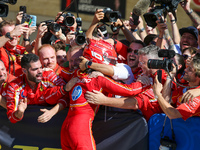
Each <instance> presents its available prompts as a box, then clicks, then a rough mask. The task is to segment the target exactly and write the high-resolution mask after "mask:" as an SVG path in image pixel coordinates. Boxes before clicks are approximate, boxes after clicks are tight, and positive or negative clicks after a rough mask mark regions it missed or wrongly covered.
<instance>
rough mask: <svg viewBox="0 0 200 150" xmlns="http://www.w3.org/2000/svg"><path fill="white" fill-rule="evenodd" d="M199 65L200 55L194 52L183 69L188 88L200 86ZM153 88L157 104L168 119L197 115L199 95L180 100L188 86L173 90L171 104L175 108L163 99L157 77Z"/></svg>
mask: <svg viewBox="0 0 200 150" xmlns="http://www.w3.org/2000/svg"><path fill="white" fill-rule="evenodd" d="M199 66H200V55H199V54H196V55H195V56H194V58H193V60H192V61H191V62H190V64H189V65H188V67H187V68H186V69H185V75H184V79H185V80H187V81H188V82H189V88H190V89H197V88H199V86H200V72H199V70H200V67H199ZM153 89H154V93H155V95H157V97H158V102H159V105H160V106H161V108H162V110H163V111H164V113H165V114H166V115H167V116H168V117H169V118H170V119H176V118H183V119H184V120H186V119H188V118H189V117H192V116H199V112H200V109H199V108H200V103H199V102H200V100H199V99H200V97H196V98H194V99H193V101H191V100H190V101H189V102H188V103H182V102H181V101H180V99H181V97H182V96H183V93H184V92H186V91H187V89H188V88H183V87H180V88H179V89H178V90H176V91H173V93H172V101H173V105H175V106H176V108H175V107H173V106H172V105H171V104H169V103H168V102H166V101H165V99H164V98H163V95H162V94H161V91H162V89H163V86H162V84H160V83H159V82H158V80H157V77H156V79H155V82H154V86H153ZM169 96H170V95H169Z"/></svg>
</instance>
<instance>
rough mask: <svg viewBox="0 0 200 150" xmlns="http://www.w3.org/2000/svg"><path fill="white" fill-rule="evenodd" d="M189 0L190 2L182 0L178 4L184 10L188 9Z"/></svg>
mask: <svg viewBox="0 0 200 150" xmlns="http://www.w3.org/2000/svg"><path fill="white" fill-rule="evenodd" d="M190 2H191V0H184V1H182V2H180V5H181V7H182V8H183V9H184V10H186V11H190Z"/></svg>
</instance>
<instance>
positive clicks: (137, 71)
mask: <svg viewBox="0 0 200 150" xmlns="http://www.w3.org/2000/svg"><path fill="white" fill-rule="evenodd" d="M132 72H133V76H134V82H136V80H137V79H138V77H139V76H141V75H142V69H141V68H140V67H138V68H137V69H136V70H135V71H132Z"/></svg>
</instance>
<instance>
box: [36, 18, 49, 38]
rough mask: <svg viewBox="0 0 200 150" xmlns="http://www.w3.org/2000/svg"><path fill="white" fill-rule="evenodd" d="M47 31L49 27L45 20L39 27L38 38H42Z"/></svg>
mask: <svg viewBox="0 0 200 150" xmlns="http://www.w3.org/2000/svg"><path fill="white" fill-rule="evenodd" d="M47 31H48V28H47V26H46V24H45V22H42V23H41V24H40V25H39V27H38V33H37V38H42V37H43V36H44V34H45V33H46V32H47Z"/></svg>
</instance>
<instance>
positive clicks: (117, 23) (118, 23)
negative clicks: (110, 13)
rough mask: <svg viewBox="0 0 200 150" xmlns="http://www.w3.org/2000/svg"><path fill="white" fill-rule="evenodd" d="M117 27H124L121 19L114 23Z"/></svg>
mask: <svg viewBox="0 0 200 150" xmlns="http://www.w3.org/2000/svg"><path fill="white" fill-rule="evenodd" d="M113 25H114V26H115V27H121V26H122V25H123V21H122V20H121V19H117V21H116V22H113Z"/></svg>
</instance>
